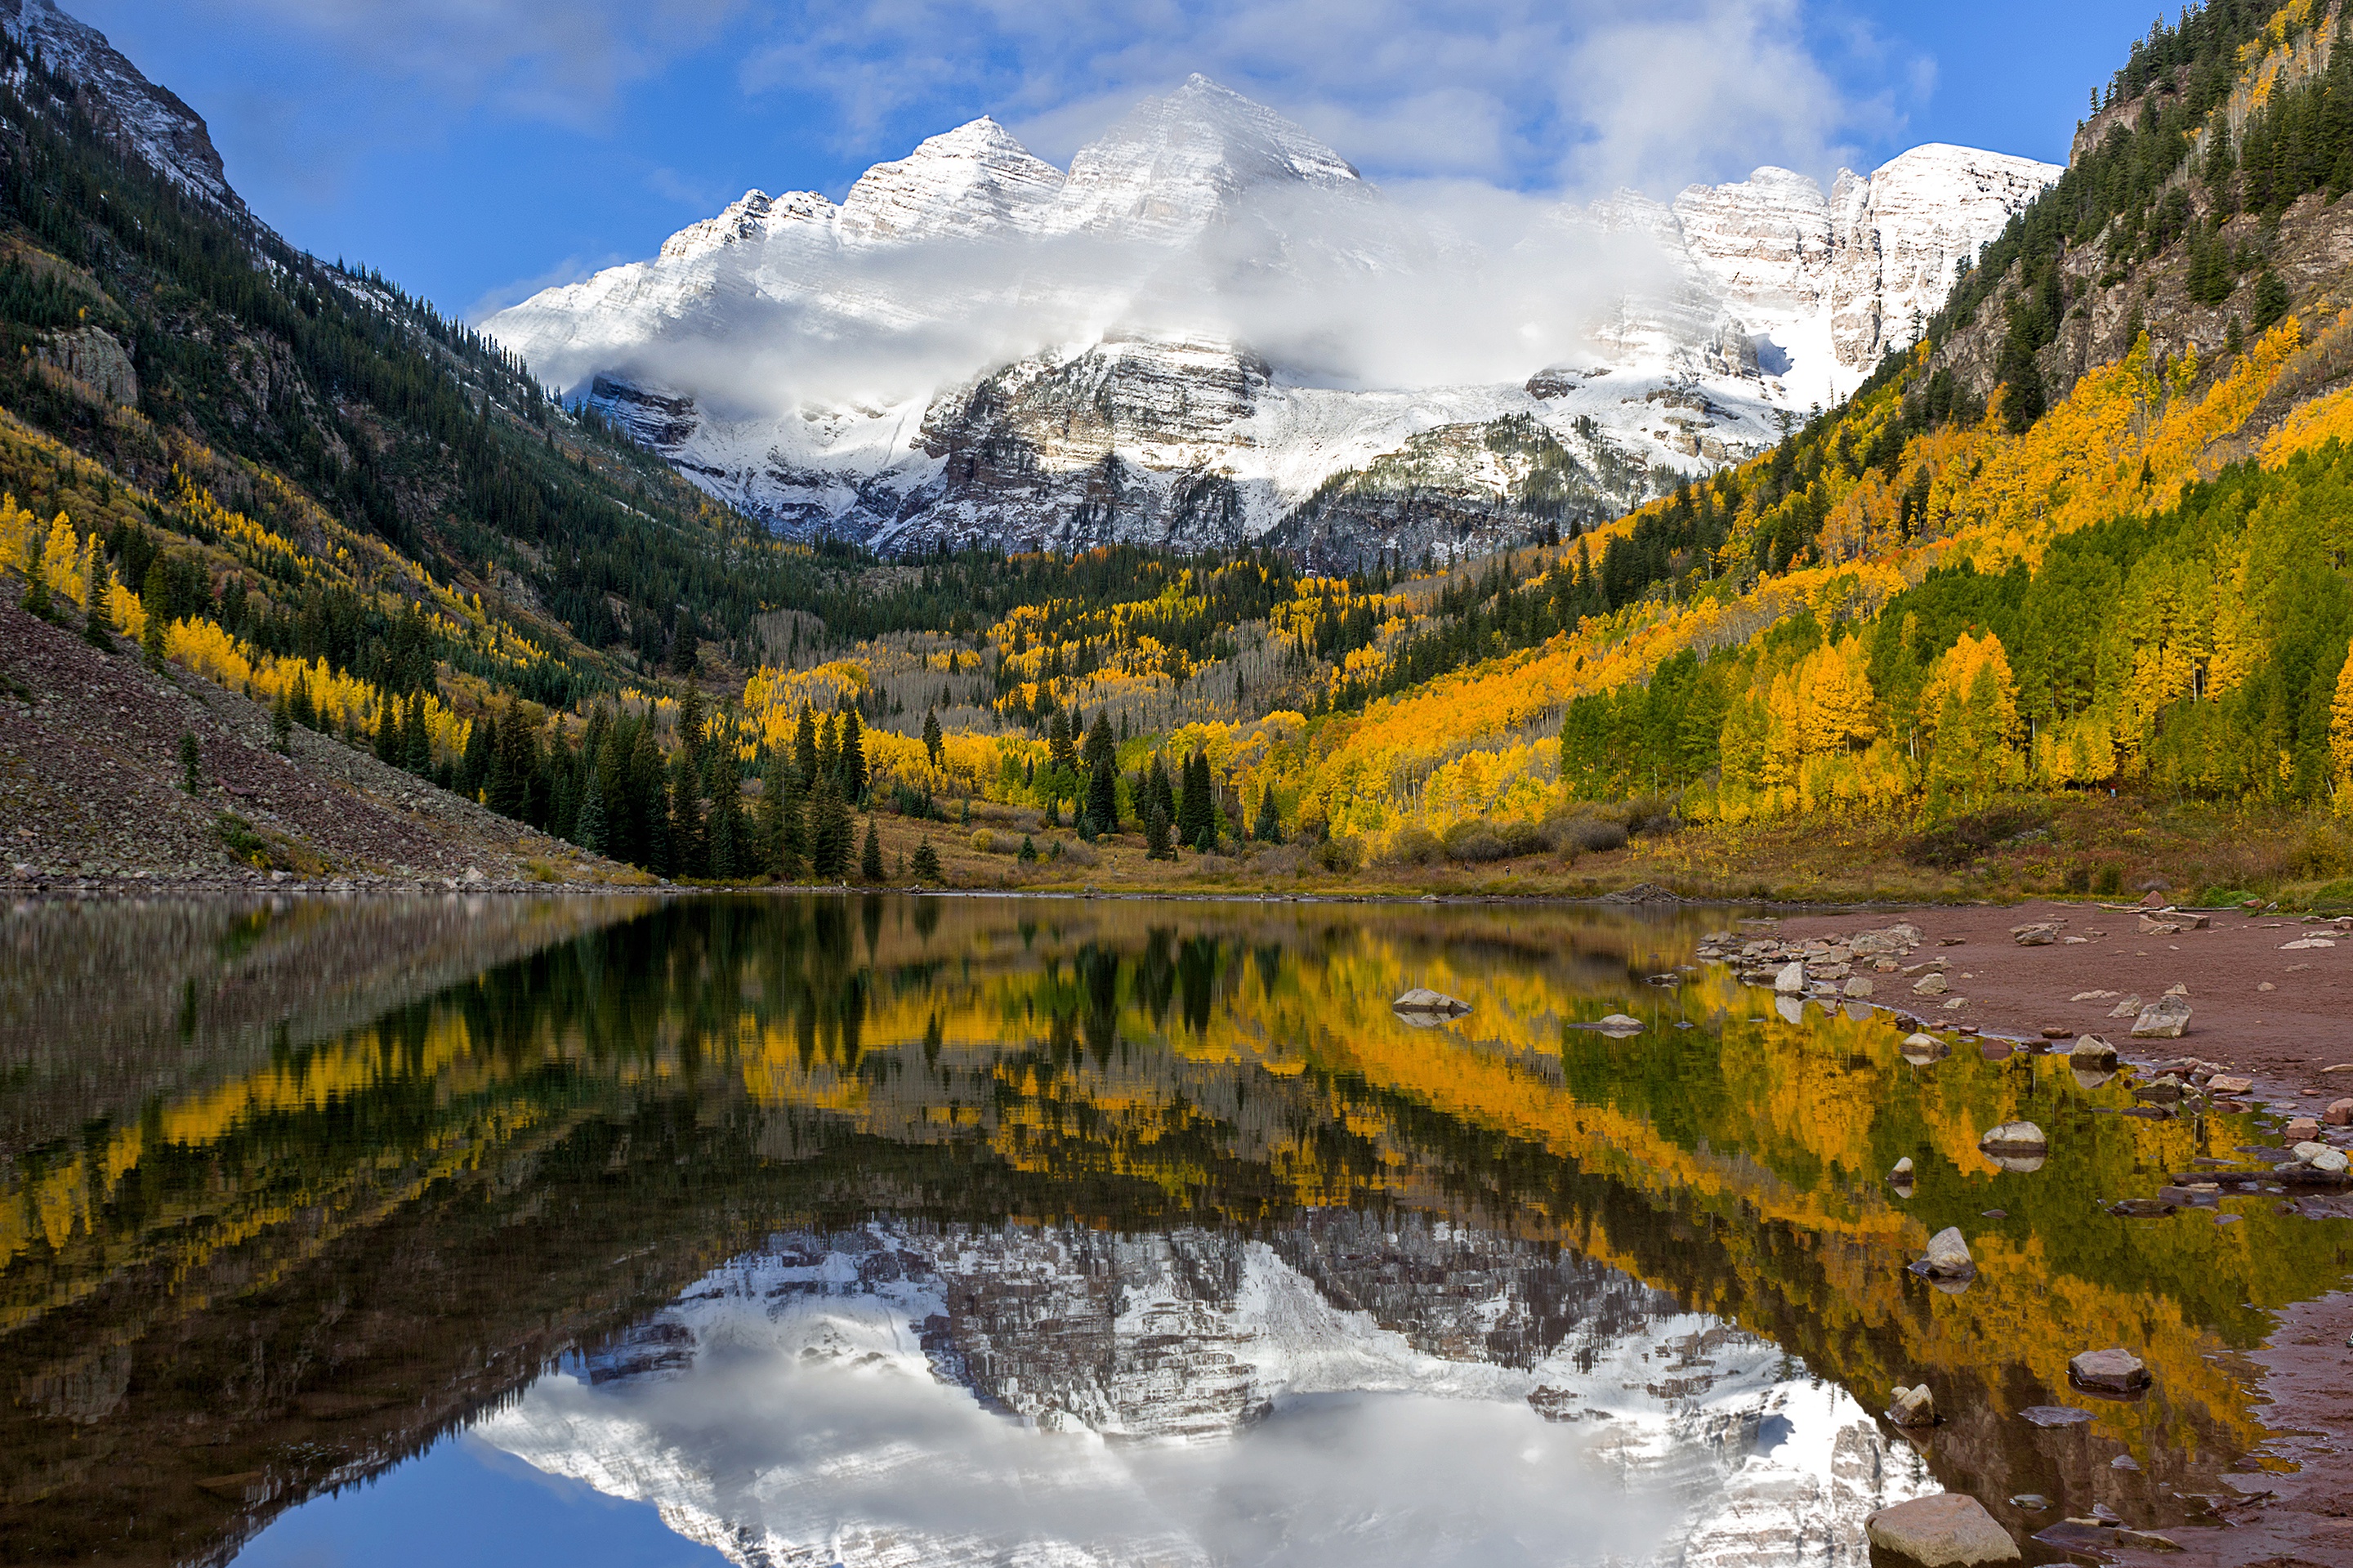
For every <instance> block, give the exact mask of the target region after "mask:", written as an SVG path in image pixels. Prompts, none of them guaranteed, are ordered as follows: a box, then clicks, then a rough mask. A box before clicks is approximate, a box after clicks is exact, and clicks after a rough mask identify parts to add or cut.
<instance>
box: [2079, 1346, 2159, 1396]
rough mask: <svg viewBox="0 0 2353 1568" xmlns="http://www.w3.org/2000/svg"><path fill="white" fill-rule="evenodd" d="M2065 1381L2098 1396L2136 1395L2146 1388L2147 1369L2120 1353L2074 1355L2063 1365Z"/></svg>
mask: <svg viewBox="0 0 2353 1568" xmlns="http://www.w3.org/2000/svg"><path fill="white" fill-rule="evenodd" d="M2067 1378H2068V1381H2069V1382H2071V1383H2073V1384H2074V1385H2075V1386H2076V1387H2077V1388H2087V1389H2091V1390H2093V1391H2094V1392H2095V1393H2140V1392H2141V1391H2142V1390H2143V1389H2145V1388H2147V1386H2148V1384H2149V1376H2148V1368H2147V1365H2145V1364H2144V1363H2143V1362H2142V1361H2141V1359H2140V1358H2139V1357H2138V1356H2137V1355H2135V1354H2133V1353H2132V1352H2131V1351H2127V1350H2123V1349H2117V1350H2109V1351H2079V1352H2077V1353H2076V1355H2075V1356H2074V1357H2073V1358H2072V1359H2071V1360H2070V1361H2068V1362H2067Z"/></svg>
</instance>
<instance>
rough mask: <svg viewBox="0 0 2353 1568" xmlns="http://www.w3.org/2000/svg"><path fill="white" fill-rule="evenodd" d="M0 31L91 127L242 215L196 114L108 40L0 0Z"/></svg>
mask: <svg viewBox="0 0 2353 1568" xmlns="http://www.w3.org/2000/svg"><path fill="white" fill-rule="evenodd" d="M0 27H5V28H6V29H7V31H8V35H9V36H10V37H13V38H15V39H16V42H17V44H18V45H19V46H21V47H22V48H24V49H25V50H26V52H27V53H30V54H33V55H35V56H37V58H39V59H40V60H41V62H42V63H43V64H44V65H46V66H47V68H48V69H50V70H52V71H55V72H56V73H57V74H58V75H59V76H61V77H63V78H65V79H66V80H67V81H69V82H70V83H72V84H73V86H74V88H75V90H76V91H75V98H76V103H77V106H78V107H79V108H80V110H81V111H82V112H83V113H85V114H87V115H88V116H89V117H90V121H91V122H92V123H94V124H96V125H97V126H98V127H99V128H100V129H101V130H103V131H108V132H112V133H113V134H115V135H117V136H119V137H120V138H121V139H122V141H123V142H125V143H127V144H128V146H129V148H130V150H131V152H132V154H134V155H135V156H137V157H139V158H141V159H142V160H143V161H145V162H146V163H148V164H152V165H153V167H154V168H156V169H157V170H159V171H160V172H161V173H162V174H163V175H164V176H165V177H166V178H168V179H170V180H172V181H173V182H174V183H175V184H176V185H179V186H180V187H181V188H183V189H184V190H186V191H187V192H189V193H190V194H191V195H194V196H201V197H203V198H204V199H205V200H206V201H209V202H212V203H213V204H215V205H216V206H218V207H226V208H227V209H228V210H230V211H231V212H234V213H237V214H238V215H239V216H243V215H244V213H245V203H244V201H243V200H241V199H240V198H239V197H238V196H237V193H236V192H235V191H233V190H231V189H230V188H229V184H228V177H227V174H226V173H224V172H223V170H222V168H221V160H220V154H219V153H217V152H216V151H215V150H214V148H213V140H212V134H211V132H208V131H206V128H205V122H204V121H203V120H202V119H201V118H200V117H199V116H198V115H197V113H196V111H195V110H193V109H190V108H189V107H188V106H187V105H186V104H185V103H183V102H181V101H180V100H179V98H178V97H177V96H176V95H174V93H172V92H171V91H170V90H167V89H164V88H161V87H158V86H156V85H155V84H154V83H153V82H152V81H149V80H148V79H146V78H145V77H144V76H142V75H141V74H140V72H139V69H138V68H137V67H136V66H134V65H132V63H131V62H130V61H129V60H127V59H125V58H123V57H122V56H121V54H120V53H119V52H118V51H117V50H116V49H115V48H114V46H113V45H111V44H110V43H108V42H107V41H106V35H105V34H103V33H101V32H100V31H99V30H98V29H97V28H95V27H92V26H90V25H88V24H87V23H85V22H81V21H79V20H77V19H76V18H74V17H72V16H68V15H66V13H65V12H63V11H61V10H59V9H58V7H57V6H56V5H53V4H51V0H0Z"/></svg>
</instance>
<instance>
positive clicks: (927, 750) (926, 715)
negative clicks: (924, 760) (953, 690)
mask: <svg viewBox="0 0 2353 1568" xmlns="http://www.w3.org/2000/svg"><path fill="white" fill-rule="evenodd" d="M946 745H947V741H946V737H944V736H942V735H941V734H940V711H939V709H937V708H925V709H924V710H923V752H924V754H925V755H926V756H928V757H929V758H931V759H932V766H933V767H934V768H937V767H939V766H940V758H942V756H944V752H945V747H946Z"/></svg>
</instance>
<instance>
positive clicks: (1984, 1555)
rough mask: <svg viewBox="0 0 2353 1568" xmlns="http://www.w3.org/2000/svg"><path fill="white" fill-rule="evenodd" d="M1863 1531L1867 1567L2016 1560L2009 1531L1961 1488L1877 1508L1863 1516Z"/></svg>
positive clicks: (1959, 1566)
mask: <svg viewBox="0 0 2353 1568" xmlns="http://www.w3.org/2000/svg"><path fill="white" fill-rule="evenodd" d="M1863 1531H1864V1533H1865V1534H1866V1535H1867V1536H1868V1537H1869V1538H1870V1541H1871V1563H1872V1568H1978V1565H1979V1564H1983V1563H2016V1562H2020V1561H2021V1558H2020V1556H2019V1551H2018V1542H2015V1541H2012V1540H2011V1539H2010V1531H2006V1530H2004V1529H2002V1527H2001V1526H2000V1523H1998V1522H1997V1521H1996V1520H1995V1519H1994V1517H1993V1515H1991V1514H1989V1513H1988V1512H1986V1510H1985V1505H1984V1504H1983V1503H1981V1502H1979V1501H1978V1499H1975V1498H1973V1497H1970V1496H1968V1494H1967V1493H1965V1492H1940V1493H1938V1494H1937V1495H1936V1496H1935V1497H1931V1498H1915V1499H1912V1500H1911V1501H1910V1502H1906V1503H1897V1504H1896V1505H1895V1506H1894V1508H1883V1509H1881V1510H1879V1511H1878V1512H1877V1513H1874V1514H1873V1515H1872V1516H1871V1517H1870V1518H1869V1519H1867V1520H1863Z"/></svg>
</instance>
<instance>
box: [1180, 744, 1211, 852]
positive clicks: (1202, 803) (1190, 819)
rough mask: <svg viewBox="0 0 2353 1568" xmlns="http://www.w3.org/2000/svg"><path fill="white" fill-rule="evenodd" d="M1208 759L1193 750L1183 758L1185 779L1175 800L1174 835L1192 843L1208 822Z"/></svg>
mask: <svg viewBox="0 0 2353 1568" xmlns="http://www.w3.org/2000/svg"><path fill="white" fill-rule="evenodd" d="M1210 810H1211V807H1210V804H1209V759H1208V758H1207V757H1206V756H1204V755H1203V754H1201V753H1200V752H1198V751H1197V752H1195V753H1193V755H1192V756H1190V757H1187V758H1186V759H1185V779H1184V785H1183V789H1182V792H1181V793H1180V794H1179V795H1178V796H1177V800H1176V836H1177V837H1178V838H1179V839H1180V840H1182V841H1183V842H1186V843H1188V844H1189V843H1193V842H1197V841H1198V839H1199V838H1200V836H1201V831H1202V830H1203V829H1204V828H1207V827H1208V825H1209V822H1210Z"/></svg>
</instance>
